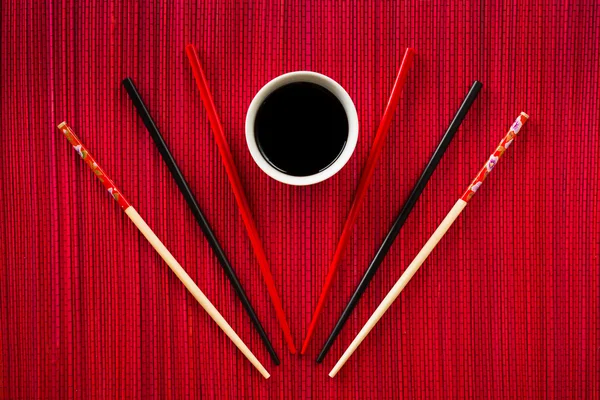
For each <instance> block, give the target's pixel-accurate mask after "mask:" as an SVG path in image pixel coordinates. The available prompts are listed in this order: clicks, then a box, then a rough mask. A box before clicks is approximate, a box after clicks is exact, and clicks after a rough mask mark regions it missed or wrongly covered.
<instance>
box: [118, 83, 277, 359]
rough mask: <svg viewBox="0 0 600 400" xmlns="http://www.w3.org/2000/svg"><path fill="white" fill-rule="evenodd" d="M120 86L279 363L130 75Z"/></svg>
mask: <svg viewBox="0 0 600 400" xmlns="http://www.w3.org/2000/svg"><path fill="white" fill-rule="evenodd" d="M123 86H124V87H125V89H126V90H127V93H128V94H129V97H130V98H131V101H132V102H133V105H134V106H135V108H136V109H137V112H138V115H139V116H140V118H141V119H142V121H143V122H144V125H146V129H148V132H150V136H152V139H153V140H154V143H156V147H158V151H159V152H160V154H161V156H162V158H163V160H164V161H165V163H166V164H167V167H168V168H169V171H171V174H172V175H173V179H175V182H177V186H179V190H181V193H182V194H183V197H185V200H186V201H187V203H188V205H189V207H190V209H191V211H192V214H194V217H196V221H197V222H198V224H199V225H200V228H201V229H202V232H203V233H204V236H206V240H208V243H209V245H210V247H211V248H212V250H213V252H214V253H215V256H216V257H217V259H218V260H219V263H220V264H221V267H223V271H225V275H227V278H228V279H229V281H230V282H231V284H232V285H233V288H234V290H235V292H236V293H237V295H238V297H239V298H240V301H241V302H242V304H243V306H244V309H245V310H246V312H247V313H248V315H249V316H250V319H251V320H252V323H253V324H254V327H255V328H256V330H257V331H258V334H259V335H260V338H261V339H262V341H263V343H264V344H265V346H266V347H267V350H268V352H269V354H270V355H271V359H272V360H273V362H274V363H275V364H276V365H279V357H277V353H275V349H274V348H273V345H272V344H271V341H270V340H269V338H268V337H267V334H266V333H265V330H264V328H263V327H262V325H261V323H260V321H259V320H258V317H257V316H256V313H255V311H254V308H252V305H251V304H250V300H248V297H247V296H246V292H245V291H244V288H243V287H242V284H241V283H240V281H239V279H238V277H237V275H236V273H235V271H234V270H233V267H232V266H231V264H230V263H229V260H228V259H227V257H226V256H225V252H224V251H223V249H222V248H221V245H220V244H219V242H218V241H217V238H216V237H215V234H214V232H213V231H212V229H211V228H210V225H209V224H208V221H207V220H206V218H205V217H204V214H202V211H201V210H200V207H199V206H198V202H197V201H196V198H195V197H194V195H193V194H192V191H191V190H190V188H189V186H188V184H187V182H186V181H185V178H184V177H183V174H182V173H181V171H180V170H179V167H178V166H177V164H176V163H175V159H174V158H173V155H172V154H171V152H170V151H169V148H168V147H167V144H166V143H165V141H164V139H163V137H162V135H161V134H160V131H159V130H158V128H157V126H156V124H155V123H154V120H153V119H152V117H151V116H150V112H149V111H148V108H146V105H145V104H144V102H143V100H142V98H141V96H140V94H139V93H138V91H137V89H136V87H135V85H134V83H133V81H132V80H131V78H125V79H123Z"/></svg>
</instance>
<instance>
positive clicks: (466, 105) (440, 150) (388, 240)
mask: <svg viewBox="0 0 600 400" xmlns="http://www.w3.org/2000/svg"><path fill="white" fill-rule="evenodd" d="M482 86H483V85H482V84H481V82H479V81H475V82H473V85H472V86H471V89H469V92H468V93H467V96H466V97H465V99H464V100H463V102H462V104H461V106H460V108H459V109H458V111H457V112H456V115H455V116H454V118H453V119H452V122H451V123H450V126H449V127H448V129H447V130H446V133H445V134H444V136H443V137H442V140H441V141H440V144H439V145H438V147H437V148H436V149H435V151H434V153H433V155H432V156H431V159H430V160H429V163H428V164H427V166H426V167H425V170H424V171H423V173H422V174H421V177H420V178H419V180H417V183H416V184H415V187H414V188H413V190H412V192H411V194H410V196H408V199H407V200H406V202H405V203H404V206H403V207H402V210H401V211H400V214H398V217H397V218H396V221H394V224H393V225H392V227H391V229H390V230H389V232H388V234H387V235H386V237H385V239H384V241H383V243H382V244H381V247H379V250H377V253H376V254H375V257H374V258H373V261H371V264H370V265H369V268H368V269H367V271H366V272H365V274H364V275H363V277H362V279H361V281H360V283H359V284H358V286H357V288H356V290H355V291H354V293H353V294H352V297H351V298H350V301H348V305H347V306H346V308H345V309H344V312H343V313H342V315H341V316H340V319H339V320H338V322H337V323H336V325H335V327H334V328H333V330H332V331H331V334H330V335H329V338H327V341H326V342H325V345H323V349H321V352H320V353H319V356H318V357H317V362H318V363H320V362H321V361H323V359H324V358H325V356H326V355H327V352H328V351H329V349H330V348H331V346H332V345H333V342H334V341H335V339H336V338H337V336H338V335H339V334H340V332H341V330H342V328H343V327H344V324H345V323H346V321H347V320H348V318H349V317H350V314H352V311H353V310H354V307H356V305H357V304H358V301H359V300H360V298H361V296H362V295H363V293H364V292H365V290H366V289H367V286H369V283H370V282H371V279H373V276H375V273H376V272H377V270H378V269H379V266H380V265H381V263H382V262H383V259H384V258H385V256H386V255H387V253H388V251H389V250H390V248H391V247H392V244H393V243H394V240H395V239H396V237H397V236H398V233H399V232H400V229H401V228H402V225H404V222H405V221H406V219H407V218H408V215H409V214H410V212H411V211H412V209H413V207H414V206H415V204H416V203H417V200H418V199H419V196H420V195H421V193H422V192H423V189H425V186H426V185H427V182H428V181H429V178H430V177H431V175H432V174H433V171H435V168H436V167H437V165H438V164H439V162H440V160H441V159H442V156H443V155H444V152H445V151H446V149H447V148H448V145H449V144H450V142H451V141H452V138H454V134H455V133H456V131H458V128H459V127H460V124H461V123H462V121H463V119H464V118H465V116H466V115H467V112H468V111H469V109H470V108H471V105H472V104H473V102H474V101H475V99H476V98H477V95H478V94H479V91H480V90H481V87H482Z"/></svg>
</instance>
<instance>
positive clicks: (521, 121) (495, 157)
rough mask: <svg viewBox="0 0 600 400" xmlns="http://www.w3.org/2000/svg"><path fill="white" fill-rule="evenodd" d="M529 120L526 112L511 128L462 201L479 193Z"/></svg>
mask: <svg viewBox="0 0 600 400" xmlns="http://www.w3.org/2000/svg"><path fill="white" fill-rule="evenodd" d="M528 118H529V116H528V115H527V114H525V113H524V112H522V113H521V115H519V117H518V118H517V119H516V120H515V122H514V123H513V124H512V126H511V127H510V130H509V131H508V133H507V134H506V136H505V137H504V139H502V141H501V142H500V144H499V145H498V147H496V150H495V151H494V153H492V155H491V156H490V158H489V159H488V160H487V162H486V163H485V165H484V166H483V168H481V170H480V171H479V173H478V174H477V176H476V177H475V179H473V182H471V184H470V185H469V188H468V189H467V190H466V191H465V193H464V194H463V195H462V197H461V200H464V201H466V202H468V201H469V200H471V197H473V195H474V194H475V193H476V192H477V190H478V189H479V187H480V186H481V184H482V183H483V181H484V180H485V178H486V177H487V176H488V174H489V173H490V172H491V171H492V169H494V167H495V166H496V164H497V163H498V160H499V159H500V157H502V154H504V152H505V151H506V149H508V146H510V145H511V143H512V142H513V140H515V137H516V136H517V134H518V133H519V131H520V130H521V128H522V127H523V125H525V122H527V119H528Z"/></svg>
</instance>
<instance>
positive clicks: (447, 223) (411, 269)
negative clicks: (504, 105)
mask: <svg viewBox="0 0 600 400" xmlns="http://www.w3.org/2000/svg"><path fill="white" fill-rule="evenodd" d="M528 118H529V116H528V115H527V114H525V113H524V112H521V114H520V115H519V117H517V119H516V120H515V122H514V123H513V124H512V126H511V127H510V129H509V131H508V133H507V134H506V136H505V137H504V139H502V140H501V141H500V144H499V145H498V147H497V148H496V150H495V151H494V152H493V153H492V155H491V156H490V158H489V159H488V161H487V162H486V163H485V164H484V166H483V168H482V169H481V170H480V171H479V173H478V174H477V176H476V177H475V179H474V180H473V182H472V183H471V184H470V185H469V187H468V188H467V190H466V191H465V193H464V194H463V195H462V196H461V198H460V199H458V201H457V202H456V203H455V204H454V206H453V207H452V209H451V210H450V212H449V213H448V215H446V217H445V218H444V220H443V221H442V223H441V224H440V226H438V227H437V229H436V230H435V232H434V233H433V235H431V237H430V238H429V240H428V241H427V243H425V246H423V248H422V249H421V251H419V253H418V254H417V256H416V257H415V259H414V260H413V261H412V262H411V263H410V265H409V266H408V268H406V270H405V271H404V273H403V274H402V275H401V276H400V279H398V281H397V282H396V284H395V285H394V286H393V287H392V289H391V290H390V292H389V293H388V294H387V295H386V296H385V298H384V299H383V301H382V302H381V304H380V305H379V307H377V309H376V310H375V312H374V313H373V315H371V317H370V318H369V320H368V321H367V323H366V324H365V326H363V328H362V329H361V330H360V332H359V333H358V335H357V336H356V338H355V339H354V340H353V341H352V343H351V344H350V346H348V348H347V349H346V351H345V352H344V354H343V355H342V357H341V358H340V359H339V361H338V362H337V363H336V364H335V366H334V367H333V369H332V370H331V372H330V373H329V376H330V377H332V378H333V377H334V376H335V375H336V374H337V373H338V372H339V370H340V369H341V368H342V367H343V366H344V364H345V363H346V361H348V359H349V358H350V356H352V354H353V353H354V351H356V349H357V348H358V346H359V345H360V344H361V343H362V341H363V340H364V339H365V337H366V336H367V335H368V334H369V332H371V330H372V329H373V327H375V325H376V324H377V322H378V321H379V320H380V319H381V317H382V316H383V314H385V312H386V311H387V309H388V308H390V306H391V305H392V303H393V302H394V300H396V298H397V297H398V296H399V295H400V293H401V292H402V290H403V289H404V287H405V286H406V285H407V284H408V282H410V280H411V279H412V277H413V276H414V275H415V273H416V272H417V271H418V270H419V268H420V267H421V265H422V264H423V262H424V261H425V260H426V259H427V257H428V256H429V254H431V252H432V251H433V249H434V248H435V246H436V245H437V244H438V243H439V241H440V240H441V239H442V237H443V236H444V235H445V234H446V232H447V231H448V229H449V228H450V227H451V226H452V224H453V223H454V221H456V218H458V216H459V215H460V213H461V212H462V211H463V210H464V209H465V207H466V206H467V202H468V201H469V200H470V199H471V197H473V194H474V193H475V192H476V191H477V189H479V187H480V186H481V183H482V182H483V180H484V179H485V178H486V177H487V175H488V174H489V173H490V171H491V170H492V168H494V166H495V165H496V163H497V162H498V159H499V158H500V157H501V156H502V155H503V154H504V152H505V151H506V149H507V148H508V146H510V144H511V143H512V141H513V140H514V138H515V137H516V135H517V133H519V131H520V130H521V128H522V127H523V125H524V124H525V122H527V119H528Z"/></svg>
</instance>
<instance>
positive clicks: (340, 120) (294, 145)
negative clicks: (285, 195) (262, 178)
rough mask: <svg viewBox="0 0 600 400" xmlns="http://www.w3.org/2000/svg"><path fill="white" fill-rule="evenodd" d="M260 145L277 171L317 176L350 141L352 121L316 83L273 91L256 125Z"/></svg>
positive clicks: (290, 86) (338, 102) (332, 96)
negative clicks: (350, 123)
mask: <svg viewBox="0 0 600 400" xmlns="http://www.w3.org/2000/svg"><path fill="white" fill-rule="evenodd" d="M254 132H255V134H256V144H257V145H258V148H259V150H260V152H261V154H262V155H263V157H264V158H265V159H266V160H267V161H268V162H269V164H271V165H272V166H273V167H275V168H276V169H278V170H280V171H282V172H284V173H286V174H288V175H293V176H308V175H314V174H316V173H318V172H320V171H322V170H324V169H325V168H327V167H328V166H330V165H331V164H332V163H333V162H334V161H335V160H336V159H337V158H338V157H339V155H340V154H341V153H342V151H343V150H344V146H345V145H346V141H347V140H348V119H347V117H346V112H345V111H344V107H343V106H342V104H341V103H340V101H339V100H338V99H337V97H335V96H334V95H333V94H332V93H331V92H330V91H329V90H327V89H325V88H323V87H322V86H319V85H317V84H314V83H308V82H297V83H290V84H288V85H285V86H282V87H280V88H279V89H277V90H275V91H273V93H271V94H270V95H269V96H268V97H267V98H266V99H265V101H264V102H263V103H262V104H261V106H260V107H259V109H258V112H257V114H256V119H255V122H254Z"/></svg>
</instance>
